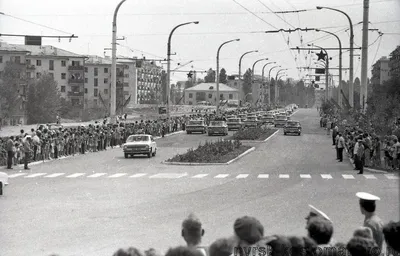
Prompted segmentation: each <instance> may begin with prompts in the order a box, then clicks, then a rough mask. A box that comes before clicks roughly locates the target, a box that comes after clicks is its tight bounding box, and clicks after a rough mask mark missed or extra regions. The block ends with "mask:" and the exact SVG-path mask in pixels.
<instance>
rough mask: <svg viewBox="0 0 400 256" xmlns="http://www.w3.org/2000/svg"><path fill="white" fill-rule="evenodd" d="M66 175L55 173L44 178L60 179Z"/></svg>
mask: <svg viewBox="0 0 400 256" xmlns="http://www.w3.org/2000/svg"><path fill="white" fill-rule="evenodd" d="M64 174H65V173H64V172H59V173H53V174H50V175H47V176H44V177H45V178H55V177H59V176H61V175H64Z"/></svg>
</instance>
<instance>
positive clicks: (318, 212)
mask: <svg viewBox="0 0 400 256" xmlns="http://www.w3.org/2000/svg"><path fill="white" fill-rule="evenodd" d="M308 206H309V207H310V208H311V212H313V213H314V214H316V215H319V216H321V217H324V218H325V219H327V220H329V221H330V222H332V221H331V219H330V218H329V217H328V215H326V214H325V213H324V212H323V211H321V210H319V209H317V208H315V207H314V206H312V205H311V204H309V205H308Z"/></svg>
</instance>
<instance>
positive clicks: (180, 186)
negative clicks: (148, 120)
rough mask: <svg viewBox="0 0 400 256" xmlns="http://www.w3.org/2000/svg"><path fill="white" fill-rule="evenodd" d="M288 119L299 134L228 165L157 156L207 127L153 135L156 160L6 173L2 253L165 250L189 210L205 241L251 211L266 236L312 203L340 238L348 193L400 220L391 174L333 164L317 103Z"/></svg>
mask: <svg viewBox="0 0 400 256" xmlns="http://www.w3.org/2000/svg"><path fill="white" fill-rule="evenodd" d="M292 119H294V120H299V121H301V123H302V126H303V133H302V135H301V136H284V135H283V134H282V132H281V131H280V132H279V133H277V134H276V135H275V136H274V137H272V138H271V139H269V140H268V141H267V142H265V143H257V144H254V145H255V146H256V150H255V151H254V152H252V153H251V154H249V155H247V156H245V157H244V158H242V159H240V160H239V161H237V162H234V163H233V164H231V165H226V166H171V165H164V164H162V163H161V162H162V161H163V160H166V159H168V158H170V157H172V156H173V155H175V154H176V153H183V152H185V151H186V150H187V149H188V148H190V147H196V146H197V145H198V144H199V142H200V141H201V140H203V141H204V140H206V139H218V137H211V138H210V137H207V136H206V135H186V134H179V135H174V136H170V137H166V138H163V139H160V140H158V141H157V144H158V147H159V151H158V153H157V156H156V157H155V158H151V159H148V158H145V157H143V158H141V157H136V158H134V159H125V158H123V154H122V151H121V149H119V148H118V149H114V150H108V151H106V152H99V153H93V154H88V155H85V156H77V157H75V158H68V159H63V160H58V161H53V162H50V163H44V164H38V165H34V166H32V170H31V171H30V173H26V174H23V172H19V170H15V171H13V172H10V173H9V175H10V176H11V177H13V178H10V185H9V186H8V187H7V188H6V190H5V195H4V196H2V197H0V220H1V222H0V248H1V253H0V254H1V255H2V256H3V255H4V256H8V255H12V256H14V255H47V254H50V253H53V252H56V253H59V254H60V255H85V256H86V255H96V256H98V255H112V253H113V252H114V251H116V250H117V249H118V248H119V247H124V246H135V247H138V248H141V249H147V248H149V247H154V248H157V249H159V250H161V251H165V250H166V249H167V248H168V247H170V246H177V245H181V244H184V241H183V240H182V239H181V237H180V227H181V222H182V220H183V219H184V218H185V217H186V216H187V215H188V214H189V213H190V212H194V213H195V214H197V216H198V217H199V218H200V219H201V220H202V221H203V225H204V228H205V230H206V233H205V237H204V239H203V242H204V244H210V243H211V242H212V241H214V240H215V239H217V238H220V237H226V236H230V235H232V234H233V223H234V221H235V219H236V218H238V217H241V216H243V215H251V216H255V217H257V218H259V219H260V221H261V222H262V223H263V224H264V227H265V233H266V234H286V235H306V230H305V220H304V217H305V216H306V215H307V213H308V211H309V208H308V207H307V205H308V204H312V205H314V206H316V207H318V208H320V209H321V210H323V211H324V212H326V213H327V215H328V216H329V217H330V218H331V219H332V220H333V223H334V228H335V231H334V238H335V240H337V241H343V242H347V241H348V240H349V238H350V236H351V235H352V233H353V231H354V229H356V228H357V227H358V226H361V225H362V223H363V216H362V215H361V213H360V210H359V206H358V200H357V198H356V197H355V193H356V192H358V191H365V192H370V193H373V194H376V195H378V196H380V197H381V199H382V200H381V201H380V202H379V203H378V210H377V213H378V215H379V216H380V217H381V218H382V219H383V220H384V221H388V220H398V212H399V181H398V179H396V178H397V177H396V176H388V175H384V174H376V173H365V174H366V175H356V172H355V171H353V170H352V167H351V165H350V164H349V162H348V161H344V162H343V163H337V161H336V160H335V158H336V157H335V151H334V149H333V148H332V147H331V143H330V141H331V140H330V137H329V136H327V135H326V132H325V131H324V130H321V128H319V119H318V116H317V111H316V110H315V109H301V110H300V111H298V112H297V113H296V114H295V115H294V116H293V117H292Z"/></svg>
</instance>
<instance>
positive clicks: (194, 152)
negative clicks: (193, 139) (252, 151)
mask: <svg viewBox="0 0 400 256" xmlns="http://www.w3.org/2000/svg"><path fill="white" fill-rule="evenodd" d="M243 147H244V146H242V143H241V142H240V141H238V140H225V141H224V140H218V141H216V142H208V141H206V142H205V143H204V144H203V145H201V144H200V145H199V147H198V148H196V149H193V148H191V149H189V150H188V151H187V152H186V153H185V154H182V155H176V156H174V157H173V158H171V159H168V160H167V161H168V162H189V163H190V162H206V163H210V162H219V161H220V160H221V157H223V156H225V155H227V154H229V153H231V152H234V151H235V150H241V149H243ZM247 148H249V147H246V149H247Z"/></svg>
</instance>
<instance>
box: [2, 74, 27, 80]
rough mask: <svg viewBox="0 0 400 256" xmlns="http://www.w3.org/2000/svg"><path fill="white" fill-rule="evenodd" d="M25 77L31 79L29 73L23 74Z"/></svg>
mask: <svg viewBox="0 0 400 256" xmlns="http://www.w3.org/2000/svg"><path fill="white" fill-rule="evenodd" d="M25 77H26V78H27V79H29V78H31V72H26V73H25ZM0 78H1V77H0Z"/></svg>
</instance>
